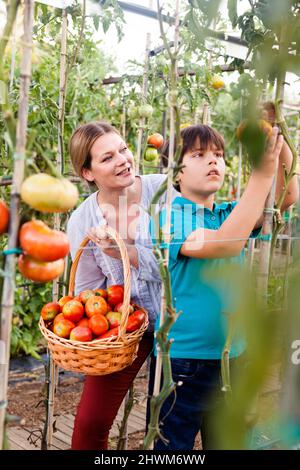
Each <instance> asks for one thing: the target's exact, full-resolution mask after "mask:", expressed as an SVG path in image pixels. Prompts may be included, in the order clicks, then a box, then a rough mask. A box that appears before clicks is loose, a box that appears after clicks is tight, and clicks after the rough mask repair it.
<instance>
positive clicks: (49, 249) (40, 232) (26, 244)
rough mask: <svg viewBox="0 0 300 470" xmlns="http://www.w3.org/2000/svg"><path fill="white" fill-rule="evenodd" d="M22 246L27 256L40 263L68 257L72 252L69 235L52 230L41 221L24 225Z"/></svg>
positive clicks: (33, 221) (21, 235) (22, 228)
mask: <svg viewBox="0 0 300 470" xmlns="http://www.w3.org/2000/svg"><path fill="white" fill-rule="evenodd" d="M20 245H21V247H22V249H23V251H24V253H25V254H27V255H29V256H32V258H34V259H38V260H40V261H56V260H58V259H60V258H64V257H65V256H67V254H68V253H69V250H70V244H69V240H68V237H67V235H66V234H65V233H64V232H60V231H58V230H52V229H51V228H49V227H48V226H47V225H46V224H45V223H44V222H42V221H41V220H31V221H30V222H26V223H25V224H23V225H22V227H21V230H20Z"/></svg>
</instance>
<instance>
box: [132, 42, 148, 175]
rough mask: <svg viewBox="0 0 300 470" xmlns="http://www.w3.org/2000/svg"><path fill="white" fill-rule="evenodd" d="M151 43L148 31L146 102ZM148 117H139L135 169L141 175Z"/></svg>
mask: <svg viewBox="0 0 300 470" xmlns="http://www.w3.org/2000/svg"><path fill="white" fill-rule="evenodd" d="M150 44H151V35H150V33H147V35H146V48H145V62H144V73H143V85H142V96H141V99H142V100H141V102H142V103H144V102H145V100H146V96H147V93H148V70H149V51H150V47H151V46H150ZM145 124H146V119H145V118H144V117H143V118H140V119H139V128H138V136H137V150H136V163H135V171H136V173H137V174H138V175H139V174H140V171H141V157H142V145H143V134H144V129H145Z"/></svg>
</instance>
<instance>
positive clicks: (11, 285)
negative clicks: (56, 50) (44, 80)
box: [0, 0, 34, 448]
mask: <svg viewBox="0 0 300 470" xmlns="http://www.w3.org/2000/svg"><path fill="white" fill-rule="evenodd" d="M33 10H34V8H33V2H32V0H25V9H24V36H23V45H22V62H21V80H20V99H19V110H18V124H17V135H16V149H15V153H14V173H13V184H12V189H11V199H10V201H11V202H10V214H11V216H10V226H9V237H8V249H9V250H14V249H15V248H16V247H17V243H18V231H19V223H20V215H19V207H20V190H21V184H22V181H23V178H24V169H25V149H26V130H27V120H28V97H29V96H28V95H29V85H30V76H31V52H32V27H33ZM15 271H16V257H15V253H12V254H8V255H7V256H6V260H5V272H6V273H7V276H6V277H5V279H4V283H3V294H2V309H1V311H2V315H1V331H0V344H1V349H2V351H3V350H4V353H3V352H2V356H4V358H3V359H4V361H3V363H1V364H0V368H1V379H2V380H1V382H0V404H1V405H2V406H1V407H0V446H1V448H2V443H3V437H4V419H5V410H6V401H7V388H8V372H9V357H10V336H11V323H12V315H13V307H14V292H15Z"/></svg>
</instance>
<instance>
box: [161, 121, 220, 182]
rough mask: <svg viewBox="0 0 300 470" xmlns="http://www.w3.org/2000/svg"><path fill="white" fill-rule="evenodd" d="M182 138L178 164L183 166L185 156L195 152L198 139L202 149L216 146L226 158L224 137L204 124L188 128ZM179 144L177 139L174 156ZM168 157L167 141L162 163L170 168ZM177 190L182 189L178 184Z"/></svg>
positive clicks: (163, 150)
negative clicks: (191, 151) (189, 152)
mask: <svg viewBox="0 0 300 470" xmlns="http://www.w3.org/2000/svg"><path fill="white" fill-rule="evenodd" d="M180 136H181V139H182V142H181V143H182V147H181V152H180V155H179V159H178V162H177V164H178V165H181V163H182V160H183V156H184V155H185V153H186V152H188V151H189V150H193V149H194V148H195V143H196V141H197V139H199V141H200V149H201V150H206V149H208V148H210V147H211V146H212V145H215V146H216V148H217V149H218V150H222V151H223V154H224V157H225V145H224V139H223V137H222V135H221V134H220V133H219V132H218V131H216V130H215V129H213V128H212V127H210V126H207V125H204V124H195V125H194V126H188V127H185V128H184V129H182V131H181V132H180ZM176 148H177V142H176V139H175V147H174V154H175V153H176ZM168 155H169V141H168V140H167V141H166V142H165V144H164V145H163V147H162V150H161V161H162V164H163V166H165V167H167V166H168ZM174 187H175V189H177V191H180V187H179V185H178V184H174Z"/></svg>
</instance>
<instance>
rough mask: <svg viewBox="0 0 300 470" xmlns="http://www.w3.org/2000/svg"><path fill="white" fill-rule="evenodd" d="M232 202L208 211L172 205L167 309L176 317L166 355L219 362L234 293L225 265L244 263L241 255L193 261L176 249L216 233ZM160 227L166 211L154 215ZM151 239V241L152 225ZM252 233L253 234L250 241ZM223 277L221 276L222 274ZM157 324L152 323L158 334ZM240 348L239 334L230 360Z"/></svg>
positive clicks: (234, 303)
mask: <svg viewBox="0 0 300 470" xmlns="http://www.w3.org/2000/svg"><path fill="white" fill-rule="evenodd" d="M236 204H237V203H236V202H223V203H221V204H219V205H218V204H214V207H213V210H212V211H210V210H209V209H207V208H204V207H203V206H200V205H198V204H196V203H194V202H192V201H190V200H188V199H185V198H183V197H177V198H176V199H175V200H174V201H173V204H172V212H171V243H170V246H169V270H170V275H171V284H172V294H173V305H174V306H175V308H176V312H177V313H179V316H178V318H177V320H176V322H175V323H174V324H173V326H172V328H171V330H170V332H169V338H170V339H173V340H174V341H173V342H172V345H171V349H170V356H171V357H173V358H186V359H190V358H192V359H220V358H221V355H222V350H223V348H224V345H225V341H226V338H227V333H228V319H229V316H230V315H232V314H235V313H236V310H237V309H238V304H239V293H238V292H237V289H235V286H234V285H232V284H233V283H232V282H230V277H228V276H224V269H226V267H227V266H228V265H229V264H235V265H240V264H241V263H244V253H243V252H241V254H240V255H239V256H236V257H232V258H215V259H199V258H191V257H186V256H183V255H181V254H180V249H181V246H182V244H183V243H184V242H185V240H186V238H187V237H188V236H189V235H190V234H191V233H192V232H193V231H194V230H196V229H199V228H206V229H211V230H217V229H219V227H220V226H221V225H222V223H223V222H224V220H225V219H226V218H227V217H228V216H229V214H230V213H231V211H232V210H233V208H234V207H235V205H236ZM165 223H166V211H165V210H163V211H162V212H161V214H160V228H161V229H163V227H164V225H165ZM150 229H151V234H152V239H153V241H154V242H155V235H154V224H153V221H151V227H150ZM257 233H258V231H255V232H253V235H252V236H256V234H257ZM225 272H226V271H225ZM158 325H159V320H158V321H157V322H156V330H157V329H158ZM244 349H245V341H244V339H243V338H242V337H241V334H237V333H236V334H235V335H234V337H233V341H232V344H231V350H230V357H236V356H238V355H240V354H241V353H242V352H243V350H244Z"/></svg>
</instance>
